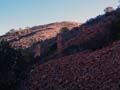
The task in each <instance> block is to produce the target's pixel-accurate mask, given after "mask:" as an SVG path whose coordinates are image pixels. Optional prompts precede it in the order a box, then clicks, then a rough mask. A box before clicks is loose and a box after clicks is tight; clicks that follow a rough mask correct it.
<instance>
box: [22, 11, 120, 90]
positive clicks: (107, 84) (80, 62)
mask: <svg viewBox="0 0 120 90" xmlns="http://www.w3.org/2000/svg"><path fill="white" fill-rule="evenodd" d="M119 17H120V9H117V10H115V11H113V12H110V13H106V14H105V15H102V16H99V17H97V18H95V19H93V20H90V21H89V22H86V23H85V24H83V25H81V26H80V27H78V28H77V31H80V33H79V34H77V35H76V37H73V38H71V39H68V40H66V41H65V42H63V41H62V40H63V39H61V38H64V35H63V34H62V35H60V37H59V38H58V41H59V42H58V43H59V45H58V46H60V47H59V48H58V49H61V50H60V53H59V54H60V55H61V56H60V58H58V59H53V60H52V61H49V62H47V63H45V64H36V66H35V68H34V69H32V70H31V72H30V74H29V75H30V77H29V79H27V80H26V82H25V83H22V84H21V89H22V90H119V89H120V55H119V53H120V31H119V29H120V18H119ZM73 30H76V28H74V29H73ZM70 32H71V31H70ZM61 36H62V37H61ZM81 48H82V49H81ZM68 52H72V53H70V55H68Z"/></svg>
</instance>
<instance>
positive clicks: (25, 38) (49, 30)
mask: <svg viewBox="0 0 120 90" xmlns="http://www.w3.org/2000/svg"><path fill="white" fill-rule="evenodd" d="M79 25H80V24H79V23H76V22H56V23H51V24H47V25H40V26H34V27H32V28H27V29H24V30H19V31H15V32H12V33H8V34H6V35H4V36H2V37H1V40H5V41H9V42H10V43H11V45H12V47H14V48H24V49H25V48H28V47H31V46H32V44H34V43H37V42H40V41H44V40H46V39H50V38H53V37H55V36H56V35H57V34H58V33H59V32H60V29H61V28H63V27H67V28H69V29H71V28H73V27H76V26H79Z"/></svg>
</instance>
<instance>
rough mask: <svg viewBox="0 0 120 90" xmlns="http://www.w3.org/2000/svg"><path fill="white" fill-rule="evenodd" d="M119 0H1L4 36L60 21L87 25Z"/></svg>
mask: <svg viewBox="0 0 120 90" xmlns="http://www.w3.org/2000/svg"><path fill="white" fill-rule="evenodd" d="M117 2H118V0H0V35H2V34H4V33H5V32H7V31H9V30H10V29H12V28H15V29H18V28H19V27H22V28H24V27H26V26H30V27H31V26H35V25H41V24H47V23H51V22H56V21H58V22H59V21H77V22H85V21H86V20H88V19H89V18H92V17H95V16H97V15H99V14H102V13H104V12H103V10H104V8H105V7H107V6H113V7H114V8H116V7H117V4H118V3H117Z"/></svg>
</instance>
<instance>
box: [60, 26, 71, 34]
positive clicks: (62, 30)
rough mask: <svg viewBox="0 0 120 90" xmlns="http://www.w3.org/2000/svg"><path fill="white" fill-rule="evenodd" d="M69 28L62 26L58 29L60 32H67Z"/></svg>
mask: <svg viewBox="0 0 120 90" xmlns="http://www.w3.org/2000/svg"><path fill="white" fill-rule="evenodd" d="M68 31H69V29H68V28H67V27H63V28H61V29H60V33H64V32H68Z"/></svg>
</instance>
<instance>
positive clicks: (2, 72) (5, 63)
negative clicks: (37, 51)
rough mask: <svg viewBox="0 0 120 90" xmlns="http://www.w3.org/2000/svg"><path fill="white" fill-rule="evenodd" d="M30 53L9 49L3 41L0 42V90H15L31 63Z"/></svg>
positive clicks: (8, 45) (7, 44)
mask: <svg viewBox="0 0 120 90" xmlns="http://www.w3.org/2000/svg"><path fill="white" fill-rule="evenodd" d="M33 60H34V59H33V56H32V53H30V52H28V51H25V50H22V49H18V50H15V49H13V48H11V46H10V44H9V43H8V42H5V41H1V42H0V89H1V90H16V89H17V88H18V86H19V84H20V81H21V80H22V79H23V78H25V77H26V73H25V72H26V70H27V69H28V68H29V65H31V64H32V63H31V62H32V61H33Z"/></svg>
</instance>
